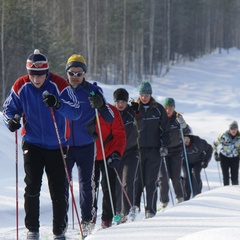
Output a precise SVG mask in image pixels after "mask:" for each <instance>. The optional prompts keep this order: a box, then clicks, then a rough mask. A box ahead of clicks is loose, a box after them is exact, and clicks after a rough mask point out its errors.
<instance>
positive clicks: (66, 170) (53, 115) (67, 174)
mask: <svg viewBox="0 0 240 240" xmlns="http://www.w3.org/2000/svg"><path fill="white" fill-rule="evenodd" d="M48 94H49V93H48V92H47V91H45V92H43V97H44V96H46V95H48ZM49 109H50V112H51V115H52V119H53V124H54V127H55V131H56V135H57V139H58V143H59V148H60V152H61V155H62V160H63V164H64V169H65V172H66V176H67V180H68V184H69V188H70V192H71V196H72V201H73V205H74V209H75V212H76V215H77V220H78V225H79V229H80V233H81V236H82V238H84V235H83V231H82V226H81V223H80V218H79V214H78V210H77V205H76V201H75V198H74V194H73V187H72V183H71V179H70V175H69V173H68V169H67V163H66V160H65V157H66V156H65V154H64V152H63V147H62V142H61V138H60V135H59V131H58V126H57V121H56V118H55V114H54V111H53V108H52V107H50V108H49Z"/></svg>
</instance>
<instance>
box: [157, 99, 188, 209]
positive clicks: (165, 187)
mask: <svg viewBox="0 0 240 240" xmlns="http://www.w3.org/2000/svg"><path fill="white" fill-rule="evenodd" d="M163 107H164V108H165V110H166V112H167V116H168V120H169V123H170V132H171V139H172V141H171V144H169V145H168V155H167V156H166V165H167V169H166V167H165V164H162V166H161V171H160V201H161V207H163V208H164V207H166V206H167V205H168V202H169V195H168V194H169V181H168V176H169V178H170V179H171V180H172V184H173V188H174V192H175V196H176V200H177V203H180V202H183V201H184V196H183V186H182V183H181V169H182V163H183V139H182V137H181V132H180V124H181V125H182V129H183V132H184V133H188V132H190V131H191V129H190V127H189V126H188V125H187V124H186V122H185V120H184V118H183V116H182V115H181V114H179V113H177V112H176V110H175V107H176V106H175V100H174V99H173V98H166V99H165V100H164V102H163ZM166 171H168V174H167V173H166Z"/></svg>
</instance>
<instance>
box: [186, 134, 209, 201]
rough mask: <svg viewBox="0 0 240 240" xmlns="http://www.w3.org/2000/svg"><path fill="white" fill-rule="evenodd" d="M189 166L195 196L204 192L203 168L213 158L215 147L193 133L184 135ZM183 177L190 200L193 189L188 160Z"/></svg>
mask: <svg viewBox="0 0 240 240" xmlns="http://www.w3.org/2000/svg"><path fill="white" fill-rule="evenodd" d="M184 140H185V145H186V152H187V159H188V167H189V172H190V175H191V181H192V187H193V196H195V195H197V194H199V193H201V192H202V180H201V170H202V169H203V168H204V169H205V168H207V166H208V163H209V162H210V160H211V157H212V152H213V148H212V146H211V145H210V144H208V143H207V141H205V140H204V139H201V138H200V137H198V136H194V135H191V134H188V135H185V136H184ZM183 177H184V182H185V184H184V187H185V200H189V199H190V196H191V189H190V185H189V177H188V171H187V166H186V161H183Z"/></svg>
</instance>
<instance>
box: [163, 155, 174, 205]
mask: <svg viewBox="0 0 240 240" xmlns="http://www.w3.org/2000/svg"><path fill="white" fill-rule="evenodd" d="M162 158H163V164H164V168H165V171H166V176H167V181H168V186H169V189H170V196H171V200H172V205H173V206H174V200H173V192H172V188H171V186H170V177H169V174H168V167H167V163H166V157H162Z"/></svg>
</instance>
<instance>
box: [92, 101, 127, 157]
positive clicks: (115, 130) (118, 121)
mask: <svg viewBox="0 0 240 240" xmlns="http://www.w3.org/2000/svg"><path fill="white" fill-rule="evenodd" d="M109 107H110V108H111V109H112V110H113V112H114V120H113V122H112V123H111V124H109V123H107V122H106V121H104V120H103V118H102V116H101V114H99V121H100V125H101V132H102V138H103V145H104V150H105V156H106V158H108V157H109V156H110V155H111V154H112V153H113V152H118V153H119V154H120V155H121V157H122V155H123V153H124V151H125V146H126V132H125V128H124V124H123V121H122V117H121V115H120V113H119V111H118V109H117V108H116V107H115V106H113V105H111V104H109ZM96 124H97V123H96ZM96 130H97V133H98V136H99V137H98V139H97V141H96V146H97V156H96V160H103V154H102V148H101V143H100V135H99V130H98V124H97V126H96Z"/></svg>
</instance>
